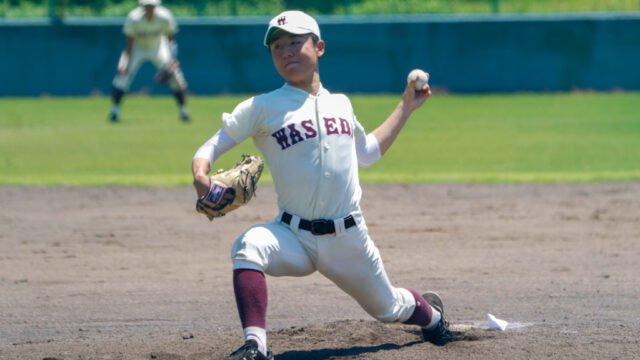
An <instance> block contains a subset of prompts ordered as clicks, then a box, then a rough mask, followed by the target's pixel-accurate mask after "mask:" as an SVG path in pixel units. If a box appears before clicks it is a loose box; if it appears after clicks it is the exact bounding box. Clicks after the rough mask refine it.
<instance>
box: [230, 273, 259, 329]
mask: <svg viewBox="0 0 640 360" xmlns="http://www.w3.org/2000/svg"><path fill="white" fill-rule="evenodd" d="M233 290H234V292H235V295H236V304H237V305H238V314H239V315H240V321H241V322H242V327H243V328H247V327H250V326H255V327H259V328H261V329H266V327H267V326H266V324H267V281H266V279H265V277H264V274H263V273H262V272H261V271H257V270H250V269H237V270H234V271H233Z"/></svg>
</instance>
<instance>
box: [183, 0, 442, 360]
mask: <svg viewBox="0 0 640 360" xmlns="http://www.w3.org/2000/svg"><path fill="white" fill-rule="evenodd" d="M264 45H266V46H267V47H268V48H269V51H270V53H271V57H272V60H273V63H274V66H275V68H276V70H277V71H278V73H279V74H280V75H281V76H282V77H283V78H284V80H285V84H284V85H283V86H282V87H280V88H279V89H276V90H274V91H272V92H269V93H266V94H262V95H258V96H255V97H252V98H250V99H247V100H245V101H243V102H241V103H240V104H239V105H237V106H236V108H235V109H234V110H233V111H232V112H231V113H224V114H223V115H222V127H221V128H220V130H218V132H216V134H215V135H213V137H212V138H211V139H209V140H208V141H207V142H206V143H205V144H204V145H202V146H201V147H200V148H199V149H198V151H197V152H196V154H195V156H194V158H193V161H192V168H193V176H194V185H195V188H196V191H197V193H198V196H202V195H204V194H205V193H207V191H208V187H209V178H208V174H209V172H210V170H211V167H212V164H213V163H214V161H215V160H216V159H217V158H218V157H219V156H220V155H221V154H223V153H224V152H225V151H227V150H229V149H230V148H232V147H233V146H235V145H236V144H239V143H241V142H242V141H244V140H245V139H248V138H252V139H253V141H254V143H255V145H256V147H257V148H258V149H259V150H260V152H261V153H262V155H263V157H264V159H265V162H266V164H267V165H268V166H269V168H270V170H271V175H272V177H273V181H274V185H275V191H276V193H277V196H278V208H279V212H278V214H277V215H275V217H274V218H273V220H272V221H271V222H269V223H267V224H258V225H255V226H253V227H251V228H250V229H249V230H247V231H246V232H245V233H243V234H242V235H240V236H239V237H238V238H237V240H236V241H235V243H234V245H233V248H232V251H231V259H232V261H233V285H234V291H235V297H236V303H237V306H238V312H239V315H240V320H241V322H242V327H243V329H244V334H245V344H244V345H242V346H241V347H240V348H239V349H238V350H237V351H235V352H234V353H233V354H231V355H230V357H229V358H230V359H254V358H255V359H271V358H272V357H273V355H272V354H271V352H270V351H268V348H267V333H266V316H267V314H266V310H267V286H266V277H265V275H270V276H304V275H308V274H311V273H313V272H315V271H318V272H320V273H321V274H322V275H324V276H326V277H327V278H328V279H330V280H331V281H332V282H333V283H335V284H336V285H337V286H338V287H339V288H340V289H342V290H343V291H344V292H345V293H347V294H349V295H350V296H351V297H353V299H355V300H356V301H357V302H358V303H359V304H360V306H362V308H363V309H364V310H365V311H366V312H367V313H369V314H370V315H371V316H372V317H374V318H375V319H378V320H380V321H385V322H401V323H405V324H415V325H418V326H420V327H421V328H422V331H423V335H424V337H425V340H428V341H431V342H433V343H436V344H444V343H446V342H448V341H450V340H451V334H450V332H449V330H448V325H447V322H446V320H445V318H444V313H443V308H442V302H441V300H440V298H439V297H438V296H437V294H435V293H432V292H430V293H426V294H423V295H420V294H418V293H417V292H416V291H414V290H411V289H407V288H402V287H395V286H394V285H393V284H391V282H390V281H389V278H388V276H387V273H386V271H385V269H384V266H383V263H382V259H381V257H380V252H379V251H378V249H377V248H376V246H375V244H374V242H373V241H372V240H371V238H370V237H369V233H368V230H367V225H366V222H365V219H364V218H363V216H362V212H361V210H360V198H361V194H362V190H361V187H360V182H359V178H358V166H364V167H368V166H371V165H372V164H373V163H375V162H376V161H377V160H378V159H379V158H380V157H381V156H382V155H383V154H384V153H385V152H386V151H387V150H388V149H389V147H390V146H391V144H392V143H393V142H394V140H395V139H396V137H397V135H398V133H399V131H400V130H401V129H402V127H403V126H404V124H405V122H406V121H407V120H408V118H409V116H410V115H411V113H412V112H413V111H414V110H416V109H417V108H419V107H420V106H421V105H422V104H423V103H424V102H425V101H426V100H427V98H428V97H429V95H430V93H431V92H430V89H429V85H428V84H425V85H424V86H423V87H422V88H419V89H416V88H415V84H416V82H417V81H418V78H417V77H416V78H415V79H412V80H410V81H409V84H408V85H407V87H406V89H405V91H404V93H403V94H402V99H401V101H400V102H399V104H398V105H397V106H396V108H395V109H394V110H393V111H392V112H391V114H390V115H389V117H388V118H387V119H386V120H385V121H383V122H382V123H381V125H380V126H378V127H377V128H376V129H375V130H373V131H372V132H371V133H369V134H367V133H366V132H365V129H364V128H363V126H362V125H361V124H360V122H358V120H357V118H356V116H355V114H354V110H353V107H352V106H351V102H350V101H349V98H348V97H347V96H345V95H343V94H334V93H331V92H329V91H328V90H327V89H325V88H324V87H323V86H322V84H321V82H320V73H319V70H318V61H319V59H320V57H322V55H323V54H324V51H325V43H324V41H323V40H322V38H321V36H320V29H319V27H318V24H317V23H316V21H315V20H314V19H313V18H312V17H311V16H309V15H307V14H305V13H303V12H300V11H285V12H283V13H281V14H279V15H278V16H276V17H274V18H273V19H272V20H271V22H270V23H269V27H268V29H267V33H266V35H265V38H264Z"/></svg>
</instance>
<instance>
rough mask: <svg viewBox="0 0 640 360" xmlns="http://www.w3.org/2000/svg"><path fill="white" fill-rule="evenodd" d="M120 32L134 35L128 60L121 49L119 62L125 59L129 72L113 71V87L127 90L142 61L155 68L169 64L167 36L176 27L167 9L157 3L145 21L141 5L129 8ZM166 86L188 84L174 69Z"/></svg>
mask: <svg viewBox="0 0 640 360" xmlns="http://www.w3.org/2000/svg"><path fill="white" fill-rule="evenodd" d="M122 31H123V32H124V34H125V35H127V36H132V37H133V48H132V49H131V58H130V59H127V56H126V54H125V52H124V51H123V52H122V55H121V56H120V63H124V62H128V64H129V65H128V71H127V72H126V73H124V74H120V73H118V74H116V76H115V77H114V79H113V86H114V87H116V88H118V89H121V90H123V91H128V90H129V86H130V85H131V83H132V82H133V79H134V77H135V76H136V73H137V72H138V69H140V66H142V64H143V63H145V62H147V61H150V62H151V63H152V64H153V65H154V66H155V67H156V68H158V69H161V68H164V67H167V66H168V65H169V64H170V63H171V61H172V58H171V52H170V51H169V41H168V39H167V35H173V34H175V33H176V32H177V31H178V26H177V25H176V21H175V19H174V18H173V15H171V12H170V11H169V10H168V9H166V8H164V7H162V6H156V7H155V9H154V11H153V17H152V18H151V20H147V18H146V17H145V15H144V8H143V7H142V6H139V7H137V8H135V9H133V10H131V12H130V13H129V15H128V16H127V20H126V21H125V23H124V27H123V29H122ZM125 59H127V60H125ZM169 86H170V87H171V89H172V90H173V91H178V90H180V89H185V88H186V87H187V82H186V81H185V79H184V75H183V74H182V70H181V69H180V68H178V69H177V70H176V71H175V72H174V76H173V77H172V78H171V79H170V80H169Z"/></svg>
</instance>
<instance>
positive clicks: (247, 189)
mask: <svg viewBox="0 0 640 360" xmlns="http://www.w3.org/2000/svg"><path fill="white" fill-rule="evenodd" d="M263 167H264V163H263V161H262V159H261V158H260V157H259V156H251V155H242V161H241V162H239V163H237V164H236V166H234V167H233V168H231V169H229V170H224V169H220V170H218V171H217V172H216V173H215V174H213V175H212V176H211V177H209V192H208V193H207V194H206V195H204V196H203V197H201V198H199V199H198V201H196V211H198V212H199V213H201V214H204V215H206V216H207V217H208V218H209V221H211V220H213V219H214V218H216V217H220V216H224V215H225V214H226V213H228V212H231V211H233V210H235V209H237V208H239V207H240V206H243V205H245V204H246V203H248V202H249V200H251V198H252V197H253V194H254V193H255V191H256V185H257V183H258V179H260V174H262V168H263Z"/></svg>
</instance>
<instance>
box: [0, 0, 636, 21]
mask: <svg viewBox="0 0 640 360" xmlns="http://www.w3.org/2000/svg"><path fill="white" fill-rule="evenodd" d="M162 3H163V5H164V6H166V7H167V8H169V9H170V10H171V11H172V12H173V13H174V14H175V15H176V16H264V15H274V14H277V13H279V12H281V11H283V10H286V9H300V10H304V11H307V12H309V13H311V14H316V15H317V14H327V15H373V14H456V13H471V14H477V13H529V12H583V11H640V0H164V1H163V2H162ZM137 4H138V1H137V0H0V17H5V18H16V17H47V16H48V17H67V16H115V17H119V16H126V14H127V13H128V12H129V11H130V10H131V9H133V8H134V7H136V6H137Z"/></svg>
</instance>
